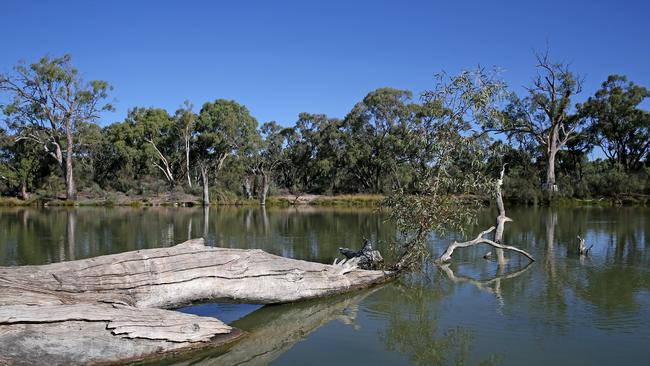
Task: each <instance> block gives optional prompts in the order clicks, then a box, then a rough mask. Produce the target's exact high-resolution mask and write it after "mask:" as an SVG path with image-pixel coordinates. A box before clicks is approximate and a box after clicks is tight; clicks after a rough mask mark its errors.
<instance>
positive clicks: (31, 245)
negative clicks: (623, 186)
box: [0, 208, 650, 365]
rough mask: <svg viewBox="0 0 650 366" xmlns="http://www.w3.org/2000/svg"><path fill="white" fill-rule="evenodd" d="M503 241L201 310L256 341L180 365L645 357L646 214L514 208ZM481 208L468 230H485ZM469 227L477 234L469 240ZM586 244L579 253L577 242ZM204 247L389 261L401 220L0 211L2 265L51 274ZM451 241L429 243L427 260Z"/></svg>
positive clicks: (224, 212) (576, 361)
mask: <svg viewBox="0 0 650 366" xmlns="http://www.w3.org/2000/svg"><path fill="white" fill-rule="evenodd" d="M508 215H509V216H510V217H512V218H513V219H514V220H515V221H514V222H513V223H511V224H508V225H507V227H506V233H505V237H504V240H505V242H506V243H508V244H511V245H516V246H519V247H521V248H523V249H526V250H528V251H529V252H530V253H531V254H533V255H534V256H535V258H536V259H537V261H536V262H534V263H533V264H531V265H527V264H528V261H527V260H526V259H525V258H521V257H519V256H517V255H514V254H506V255H507V256H508V257H509V258H511V260H510V261H509V263H508V264H507V266H506V267H505V268H498V266H497V264H496V263H495V261H488V260H485V259H483V258H482V257H483V255H484V254H485V253H486V252H487V251H488V250H489V248H488V247H476V248H468V249H460V250H458V251H457V252H456V253H455V254H454V258H453V261H452V263H451V265H450V266H448V267H436V266H430V267H428V268H426V269H425V271H424V272H423V273H421V274H417V275H412V276H408V277H406V278H403V279H400V280H398V281H396V282H393V283H389V284H387V285H383V286H379V287H375V288H372V289H369V290H365V291H359V292H355V293H352V294H348V295H344V296H336V297H330V298H326V299H321V300H316V301H307V302H300V303H296V304H287V305H279V306H267V307H260V306H258V305H248V304H201V305H196V306H193V307H189V308H184V309H180V310H181V311H185V312H190V313H194V314H199V315H204V316H215V317H217V318H220V319H221V320H223V321H226V322H228V323H230V324H232V325H234V326H236V327H239V328H241V329H244V330H245V331H247V332H248V333H249V334H248V335H247V336H246V337H245V338H243V339H242V340H241V341H239V342H236V343H235V344H234V345H232V346H230V347H228V348H220V349H210V350H204V351H201V352H198V353H192V354H185V355H181V356H178V357H176V358H170V359H165V360H156V361H155V363H156V364H161V363H164V364H176V365H197V364H199V365H235V364H236V365H264V364H269V363H271V364H278V365H306V364H309V365H333V364H336V365H399V364H418V365H451V364H465V365H477V364H480V365H549V364H562V365H614V364H617V365H641V364H648V362H649V361H648V360H649V359H650V246H648V245H647V244H646V238H647V236H648V235H649V234H650V211H649V210H646V209H641V208H619V209H601V208H581V209H535V208H512V209H509V210H508ZM494 216H495V213H494V211H493V210H487V209H486V210H485V211H484V212H483V213H482V214H481V216H480V219H479V224H478V226H477V227H475V228H469V229H468V235H469V236H472V237H473V236H474V235H475V234H476V233H477V232H479V231H481V230H483V229H485V228H487V227H489V226H491V225H492V224H493V221H494ZM470 233H471V234H470ZM577 235H581V236H583V237H585V238H586V240H587V243H588V244H589V245H593V249H592V252H591V255H590V256H589V257H582V258H581V257H580V256H579V255H577V254H576V253H575V246H576V244H577V240H576V236H577ZM201 236H202V237H205V238H206V239H207V242H208V244H209V245H214V246H224V247H233V248H261V249H264V250H266V251H268V252H271V253H274V254H278V255H282V256H286V257H291V258H299V259H306V260H311V261H318V262H328V263H329V262H331V261H332V260H333V259H334V258H335V257H336V256H337V248H338V247H340V246H350V247H358V246H359V244H360V243H361V241H362V239H363V238H364V237H367V238H369V239H371V240H372V241H374V242H377V243H378V246H379V249H380V250H382V251H383V252H384V253H385V254H386V256H388V257H389V256H390V255H389V254H388V243H390V242H392V241H394V240H396V238H397V236H396V232H395V228H394V226H393V225H392V224H391V223H390V222H388V221H386V217H385V215H383V214H381V213H378V212H374V211H372V210H340V209H339V210H334V209H311V208H305V209H300V210H295V209H267V210H261V209H257V208H217V209H210V210H209V211H207V212H206V211H204V210H202V209H197V208H143V209H132V208H78V209H55V208H45V209H34V208H2V209H0V265H2V266H14V265H23V264H44V263H51V262H58V261H63V260H74V259H81V258H88V257H93V256H97V255H102V254H110V253H119V252H123V251H129V250H137V249H142V248H154V247H165V246H170V245H173V244H174V243H178V242H181V241H184V240H186V239H188V238H194V237H201ZM454 239H463V238H462V237H458V236H454V235H451V236H449V237H445V238H432V239H431V241H430V243H429V245H430V248H431V251H432V253H438V254H439V253H440V252H441V251H442V250H443V249H444V247H445V246H446V245H447V244H448V243H449V242H451V241H452V240H454Z"/></svg>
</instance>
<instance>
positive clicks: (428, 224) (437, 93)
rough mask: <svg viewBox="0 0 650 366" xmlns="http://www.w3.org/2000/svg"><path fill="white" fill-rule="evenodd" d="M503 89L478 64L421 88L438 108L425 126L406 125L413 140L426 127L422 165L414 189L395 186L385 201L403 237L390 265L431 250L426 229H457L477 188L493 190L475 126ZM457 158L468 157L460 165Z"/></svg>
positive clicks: (474, 204)
mask: <svg viewBox="0 0 650 366" xmlns="http://www.w3.org/2000/svg"><path fill="white" fill-rule="evenodd" d="M504 90H505V85H504V83H503V82H501V81H500V80H499V79H498V75H497V74H495V73H494V72H489V71H486V70H484V69H481V68H479V69H476V70H472V71H464V72H462V73H460V74H459V75H456V76H448V75H446V74H441V75H438V76H437V79H436V85H435V87H434V88H433V89H432V90H429V91H426V92H425V93H424V94H423V96H422V99H423V103H424V104H430V105H436V106H437V107H436V111H437V112H436V113H430V114H429V115H430V116H431V120H430V121H428V123H427V130H426V131H422V130H409V131H410V135H409V137H410V138H411V139H413V140H416V139H419V138H420V135H421V134H422V133H424V132H426V133H427V137H426V139H427V141H428V146H429V148H428V152H427V154H428V158H427V160H428V161H427V162H426V163H425V164H424V166H425V168H426V169H422V171H421V172H419V173H418V175H419V176H418V179H417V180H418V182H419V184H418V185H417V186H416V187H415V189H414V190H413V191H411V192H408V191H406V189H405V188H404V187H397V188H396V189H394V190H393V191H392V192H391V194H390V195H389V196H388V198H387V199H386V202H385V203H386V205H387V206H388V207H390V208H391V210H390V211H389V215H390V217H391V219H392V220H393V221H394V222H395V223H396V224H397V227H398V229H399V231H400V232H401V233H402V234H403V235H404V238H405V239H404V242H403V243H400V244H399V245H398V246H397V249H398V250H399V252H400V253H399V254H400V256H399V259H398V261H397V262H396V264H395V269H397V270H401V269H404V268H407V267H410V266H414V265H418V264H419V263H421V260H422V259H423V258H428V257H429V256H430V255H429V252H428V249H427V247H426V239H427V238H428V237H429V235H430V233H431V232H436V233H438V234H444V233H445V232H447V231H448V230H458V231H460V232H462V230H463V228H464V225H466V224H467V223H469V222H472V221H473V220H474V218H475V213H476V209H477V208H478V207H481V205H482V200H481V198H480V194H481V193H486V192H487V193H491V192H494V191H495V187H494V186H493V184H492V183H491V182H492V179H491V177H494V178H497V173H496V172H491V171H489V170H488V169H487V167H488V165H487V163H488V156H489V154H488V153H489V151H488V150H487V149H486V146H485V143H484V139H483V136H482V134H480V133H478V132H477V131H474V126H476V125H481V124H484V123H488V122H490V121H491V120H493V119H495V118H497V117H498V115H499V111H498V109H497V108H498V102H499V101H500V100H501V97H502V96H503V93H504ZM461 159H470V161H467V162H466V163H465V164H461V165H459V164H458V161H459V160H461Z"/></svg>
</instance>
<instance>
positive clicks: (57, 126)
mask: <svg viewBox="0 0 650 366" xmlns="http://www.w3.org/2000/svg"><path fill="white" fill-rule="evenodd" d="M109 90H111V87H110V86H109V85H108V83H107V82H105V81H101V80H93V81H90V82H84V81H83V79H82V78H81V76H80V75H79V71H78V70H77V69H76V68H75V67H74V66H72V63H71V57H70V55H64V56H62V57H55V58H50V57H48V56H46V57H43V58H41V59H40V60H39V61H38V62H36V63H33V64H31V65H29V66H27V65H26V64H25V63H19V64H18V65H17V66H15V67H14V71H13V73H11V74H0V92H2V93H6V94H8V95H9V97H10V102H9V103H8V104H6V105H3V106H2V112H3V113H4V115H5V116H6V117H7V124H8V126H9V127H10V128H11V129H12V130H14V131H16V134H17V139H18V140H30V141H33V142H34V143H36V144H38V145H39V146H40V147H41V153H42V154H43V155H46V156H50V157H52V158H53V159H54V160H55V161H56V162H57V164H58V165H59V167H60V168H61V171H62V173H63V177H64V179H65V185H66V198H67V199H69V200H74V199H76V197H77V189H76V186H75V180H74V175H73V158H74V153H75V147H76V146H75V141H74V134H75V131H76V130H77V128H78V126H79V125H80V124H81V123H84V122H95V121H96V120H97V118H99V114H100V113H101V112H102V111H105V110H112V106H111V104H109V103H104V102H103V101H104V100H105V99H106V98H107V97H108V92H109Z"/></svg>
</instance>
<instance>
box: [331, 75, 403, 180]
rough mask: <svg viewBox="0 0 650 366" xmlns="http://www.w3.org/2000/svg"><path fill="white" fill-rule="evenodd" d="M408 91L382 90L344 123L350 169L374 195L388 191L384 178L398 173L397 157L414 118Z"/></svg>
mask: <svg viewBox="0 0 650 366" xmlns="http://www.w3.org/2000/svg"><path fill="white" fill-rule="evenodd" d="M411 96H412V93H411V92H410V91H407V90H398V89H392V88H380V89H377V90H375V91H372V92H370V93H369V94H368V95H366V97H365V98H363V101H361V102H360V103H357V104H356V105H355V106H354V108H353V109H352V111H351V112H350V113H349V114H348V115H347V116H346V117H345V120H344V122H343V125H344V133H345V138H346V142H345V144H346V149H345V150H346V166H347V167H348V169H350V170H351V172H352V173H353V175H354V176H355V177H356V181H357V183H358V184H359V185H360V186H361V187H364V188H366V189H368V190H370V191H371V192H373V193H382V192H385V191H386V187H385V185H384V184H383V183H384V182H383V181H382V179H383V178H384V177H387V176H392V175H393V173H394V172H395V169H396V167H395V162H396V159H394V157H395V156H396V155H397V150H398V149H399V145H400V144H401V143H403V137H404V135H403V134H402V133H401V132H402V131H404V128H405V126H407V125H408V124H409V121H410V120H411V119H412V118H413V115H414V111H415V110H414V106H413V104H412V103H411V102H410V100H411Z"/></svg>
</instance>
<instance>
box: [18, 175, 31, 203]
mask: <svg viewBox="0 0 650 366" xmlns="http://www.w3.org/2000/svg"><path fill="white" fill-rule="evenodd" d="M20 199H22V200H23V201H27V200H28V199H29V192H28V191H27V181H26V180H24V179H23V180H21V181H20Z"/></svg>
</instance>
